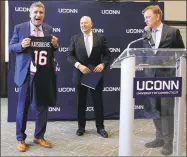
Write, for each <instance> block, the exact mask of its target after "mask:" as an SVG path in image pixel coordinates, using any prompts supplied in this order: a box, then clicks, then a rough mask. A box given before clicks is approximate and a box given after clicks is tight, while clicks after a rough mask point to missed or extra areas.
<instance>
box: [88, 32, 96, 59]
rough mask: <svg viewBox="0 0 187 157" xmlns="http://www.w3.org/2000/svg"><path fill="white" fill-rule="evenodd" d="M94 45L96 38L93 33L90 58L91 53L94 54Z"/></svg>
mask: <svg viewBox="0 0 187 157" xmlns="http://www.w3.org/2000/svg"><path fill="white" fill-rule="evenodd" d="M96 45H97V36H96V34H95V33H93V45H92V49H91V54H90V56H91V55H93V53H94V47H95V46H96Z"/></svg>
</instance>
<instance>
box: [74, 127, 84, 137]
mask: <svg viewBox="0 0 187 157" xmlns="http://www.w3.org/2000/svg"><path fill="white" fill-rule="evenodd" d="M84 133H85V129H84V128H79V129H78V130H77V132H76V134H77V135H78V136H82V135H83V134H84Z"/></svg>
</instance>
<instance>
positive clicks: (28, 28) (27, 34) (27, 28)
mask: <svg viewBox="0 0 187 157" xmlns="http://www.w3.org/2000/svg"><path fill="white" fill-rule="evenodd" d="M30 31H31V28H30V21H28V22H27V23H26V25H25V29H24V34H23V35H25V37H24V38H28V37H29V36H30V34H31V33H30Z"/></svg>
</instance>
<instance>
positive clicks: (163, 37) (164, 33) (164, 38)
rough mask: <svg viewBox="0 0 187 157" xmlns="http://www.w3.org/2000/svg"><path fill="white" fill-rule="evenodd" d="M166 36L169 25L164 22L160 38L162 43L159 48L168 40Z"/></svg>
mask: <svg viewBox="0 0 187 157" xmlns="http://www.w3.org/2000/svg"><path fill="white" fill-rule="evenodd" d="M166 38H167V26H166V25H165V24H163V28H162V35H161V39H160V43H159V46H158V48H160V46H161V45H162V43H163V42H164V41H165V40H166Z"/></svg>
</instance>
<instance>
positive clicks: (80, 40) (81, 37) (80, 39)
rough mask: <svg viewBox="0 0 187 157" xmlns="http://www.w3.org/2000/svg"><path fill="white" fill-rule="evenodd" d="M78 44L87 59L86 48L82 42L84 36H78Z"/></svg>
mask: <svg viewBox="0 0 187 157" xmlns="http://www.w3.org/2000/svg"><path fill="white" fill-rule="evenodd" d="M79 42H80V47H82V48H83V49H84V51H83V52H81V53H83V54H84V55H85V56H87V57H88V54H87V51H86V46H85V42H84V35H83V34H80V38H79Z"/></svg>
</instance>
